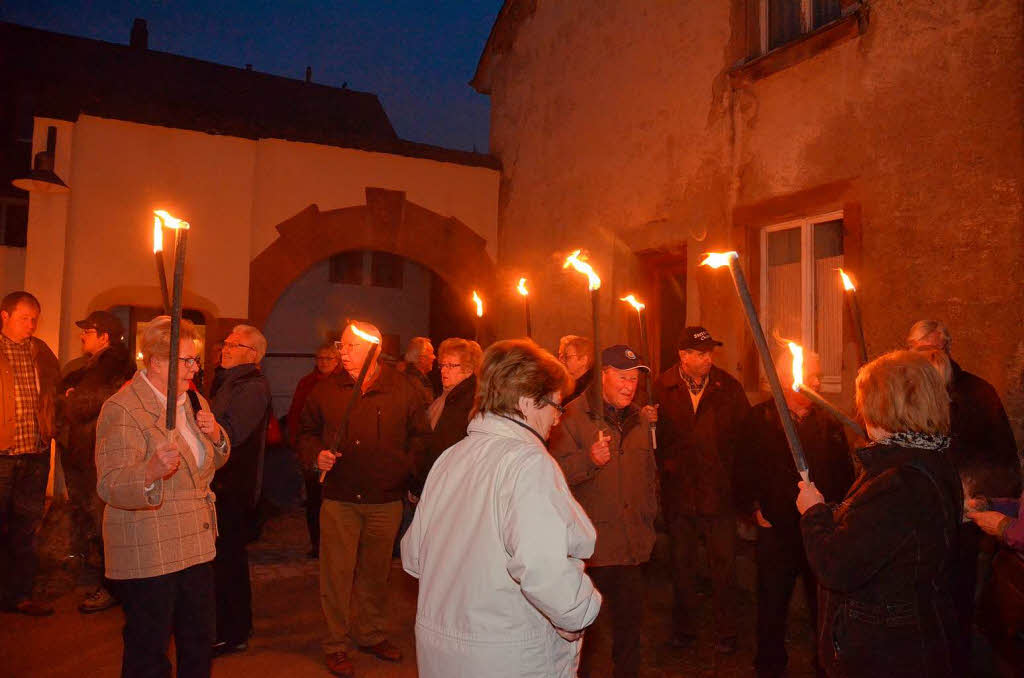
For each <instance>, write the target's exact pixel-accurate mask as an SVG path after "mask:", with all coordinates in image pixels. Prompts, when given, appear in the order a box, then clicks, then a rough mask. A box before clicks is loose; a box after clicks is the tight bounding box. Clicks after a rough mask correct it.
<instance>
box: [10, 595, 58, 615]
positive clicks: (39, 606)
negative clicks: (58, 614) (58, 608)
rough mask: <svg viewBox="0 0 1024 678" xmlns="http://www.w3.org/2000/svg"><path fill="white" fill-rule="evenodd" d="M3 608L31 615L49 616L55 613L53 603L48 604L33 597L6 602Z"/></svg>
mask: <svg viewBox="0 0 1024 678" xmlns="http://www.w3.org/2000/svg"><path fill="white" fill-rule="evenodd" d="M3 610H4V612H15V613H17V614H24V615H28V616H29V617H49V616H50V615H51V614H53V606H52V605H47V604H46V603H44V602H42V601H39V600H32V599H31V598H26V599H25V600H19V601H18V602H17V603H11V604H6V605H4V606H3Z"/></svg>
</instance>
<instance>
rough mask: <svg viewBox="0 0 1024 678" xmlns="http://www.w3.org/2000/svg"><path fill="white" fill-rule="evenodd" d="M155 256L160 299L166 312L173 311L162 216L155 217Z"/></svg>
mask: <svg viewBox="0 0 1024 678" xmlns="http://www.w3.org/2000/svg"><path fill="white" fill-rule="evenodd" d="M153 257H154V258H155V259H156V277H157V279H159V281H160V300H161V301H162V302H163V305H164V313H165V314H167V313H170V312H171V300H170V298H169V297H168V295H167V270H166V269H165V268H164V227H163V223H162V222H161V221H160V217H158V216H154V217H153Z"/></svg>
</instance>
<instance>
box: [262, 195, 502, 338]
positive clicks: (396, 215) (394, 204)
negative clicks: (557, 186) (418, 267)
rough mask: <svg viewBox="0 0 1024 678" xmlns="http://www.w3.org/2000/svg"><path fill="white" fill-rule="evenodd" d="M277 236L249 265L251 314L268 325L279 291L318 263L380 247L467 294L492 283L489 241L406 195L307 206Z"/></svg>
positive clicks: (487, 288) (491, 286)
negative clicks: (332, 205) (359, 202)
mask: <svg viewBox="0 0 1024 678" xmlns="http://www.w3.org/2000/svg"><path fill="white" fill-rule="evenodd" d="M277 231H278V233H280V235H279V236H278V238H277V240H275V241H274V242H273V243H271V244H270V245H269V246H268V247H267V248H266V249H265V250H263V251H262V252H260V253H259V254H258V255H257V256H256V258H255V259H253V260H252V263H250V264H249V319H250V322H252V323H253V324H254V325H256V326H257V327H263V326H264V324H265V323H266V321H267V318H268V317H269V316H270V312H271V310H273V308H274V304H275V303H277V300H278V298H279V297H280V296H281V294H282V293H283V292H284V291H285V290H286V289H287V288H288V286H289V285H291V284H292V282H294V281H295V280H296V279H297V278H298V277H299V276H301V275H302V274H303V273H305V272H306V271H307V270H308V269H309V268H310V267H311V266H313V265H314V264H316V263H318V262H320V261H323V260H324V259H325V258H327V257H328V256H330V255H332V254H336V253H338V252H344V251H346V250H378V251H383V252H390V253H392V254H397V255H400V256H403V257H405V258H407V259H411V260H413V261H416V262H418V263H420V264H423V265H424V266H427V267H428V268H430V269H432V270H433V271H434V272H435V273H437V274H438V275H439V276H441V277H442V278H443V279H444V281H445V282H446V283H448V284H449V285H451V286H452V288H453V289H454V290H455V291H456V292H457V293H459V294H463V293H464V294H465V295H466V297H467V299H468V297H469V295H470V292H471V290H473V289H478V290H481V293H482V294H484V295H485V298H487V295H489V293H490V291H491V290H492V289H494V286H495V269H494V262H492V261H491V257H490V255H488V254H487V250H486V245H487V241H486V240H485V239H484V238H483V237H481V236H480V235H478V234H477V233H476V232H474V231H473V230H472V229H471V228H469V227H468V226H466V225H465V224H464V223H462V222H461V221H459V220H458V219H456V218H455V217H445V216H442V215H440V214H438V213H437V212H433V211H431V210H429V209H427V208H425V207H422V206H420V205H417V204H416V203H413V202H409V201H408V200H406V199H405V192H403V191H392V190H388V189H383V188H371V187H367V189H366V204H365V205H358V206H355V207H344V208H341V209H336V210H330V211H327V212H321V211H320V208H319V207H317V206H316V205H310V206H309V207H307V208H306V209H304V210H302V211H301V212H299V213H298V214H296V215H295V216H293V217H292V218H290V219H288V220H286V221H283V222H281V223H280V224H278V226H277Z"/></svg>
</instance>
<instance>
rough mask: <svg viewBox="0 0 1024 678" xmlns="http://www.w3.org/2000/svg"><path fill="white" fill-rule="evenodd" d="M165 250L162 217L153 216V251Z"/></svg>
mask: <svg viewBox="0 0 1024 678" xmlns="http://www.w3.org/2000/svg"><path fill="white" fill-rule="evenodd" d="M163 251H164V229H163V225H162V224H161V223H160V217H153V253H154V254H155V253H157V252H163Z"/></svg>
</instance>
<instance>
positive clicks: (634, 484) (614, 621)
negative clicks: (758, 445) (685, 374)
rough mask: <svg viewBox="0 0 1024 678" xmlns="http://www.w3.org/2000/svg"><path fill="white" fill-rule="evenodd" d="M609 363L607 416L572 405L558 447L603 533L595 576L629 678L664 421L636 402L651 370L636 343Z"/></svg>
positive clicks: (620, 674) (620, 668)
mask: <svg viewBox="0 0 1024 678" xmlns="http://www.w3.org/2000/svg"><path fill="white" fill-rule="evenodd" d="M601 364H602V370H601V391H602V394H603V411H602V412H593V411H592V410H591V406H590V400H589V399H588V398H577V399H576V400H574V401H572V403H570V404H569V406H568V407H567V408H566V411H565V415H564V416H563V417H562V420H561V423H560V424H559V425H558V426H557V427H556V428H555V429H554V430H553V431H552V432H551V438H550V449H551V454H552V455H553V456H554V457H555V459H556V460H557V461H558V463H559V464H560V465H561V467H562V470H563V471H564V472H565V476H566V480H567V481H568V482H569V486H570V487H571V488H572V491H573V494H574V495H575V496H576V500H577V501H578V502H579V503H580V505H581V506H583V508H584V509H585V510H586V512H587V515H588V516H589V517H590V519H591V521H593V523H594V527H596V528H597V544H596V545H595V547H594V555H593V556H592V557H591V558H590V559H589V560H588V561H587V573H588V574H589V575H590V577H591V578H592V579H593V580H594V583H595V584H596V585H597V588H598V589H600V591H601V593H602V594H604V596H605V600H607V601H608V609H609V610H610V613H611V614H610V617H611V619H610V622H611V628H612V639H613V640H612V660H613V662H614V665H615V669H614V674H613V675H614V676H615V677H616V678H626V677H630V676H636V675H637V671H638V669H639V665H640V629H641V626H642V622H643V599H644V578H643V571H642V570H641V567H640V566H641V565H642V564H643V563H646V562H647V561H648V560H650V558H651V551H652V550H653V548H654V540H655V531H654V517H655V515H656V514H657V512H658V490H657V488H658V472H657V466H656V464H655V461H654V451H653V450H652V449H651V439H650V434H649V426H648V422H649V421H656V420H657V411H656V409H655V408H654V407H650V406H648V407H644V408H642V409H641V408H640V407H638V406H637V405H635V404H634V403H633V399H634V397H635V396H636V390H637V385H638V384H639V377H640V372H641V371H647V372H649V371H650V368H648V367H647V366H646V365H644V364H642V363H641V361H640V359H639V358H638V357H637V355H636V353H634V352H633V351H632V350H631V349H630V348H629V347H628V346H625V345H621V344H620V345H617V346H612V347H610V348H607V349H605V350H604V351H603V352H602V353H601ZM607 617H608V615H601V616H600V617H598V621H597V623H598V625H599V628H600V626H604V627H605V628H607V623H606V622H604V623H603V622H602V619H607ZM593 647H594V644H593V643H584V646H583V648H584V650H583V658H582V662H581V666H580V675H581V676H588V675H591V673H592V671H593V653H592V652H591V651H590V649H591V648H593Z"/></svg>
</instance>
